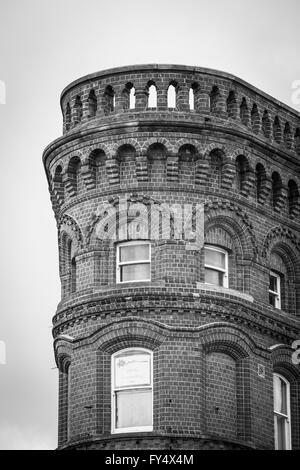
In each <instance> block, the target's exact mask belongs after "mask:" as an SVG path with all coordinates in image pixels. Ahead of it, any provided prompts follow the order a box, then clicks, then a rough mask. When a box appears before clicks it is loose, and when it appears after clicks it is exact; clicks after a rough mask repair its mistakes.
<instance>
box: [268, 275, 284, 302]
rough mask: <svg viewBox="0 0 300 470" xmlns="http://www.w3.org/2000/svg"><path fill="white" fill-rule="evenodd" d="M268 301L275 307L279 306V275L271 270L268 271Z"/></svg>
mask: <svg viewBox="0 0 300 470" xmlns="http://www.w3.org/2000/svg"><path fill="white" fill-rule="evenodd" d="M269 303H270V305H272V306H273V307H275V308H281V298H280V276H279V274H275V273H272V272H271V273H270V283H269Z"/></svg>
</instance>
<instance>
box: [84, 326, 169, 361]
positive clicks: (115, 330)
mask: <svg viewBox="0 0 300 470" xmlns="http://www.w3.org/2000/svg"><path fill="white" fill-rule="evenodd" d="M165 334H166V333H165V332H164V331H163V329H162V328H161V327H159V326H158V325H154V324H153V323H149V322H147V321H145V320H138V319H131V320H128V318H127V319H126V320H125V319H124V320H119V321H116V322H113V323H110V324H109V325H106V326H104V327H101V328H100V329H99V330H97V331H95V332H94V333H93V334H92V336H91V337H90V338H89V342H90V343H93V344H94V346H95V348H96V349H98V350H101V351H105V352H108V353H110V354H113V353H114V352H117V351H119V350H121V349H125V348H131V347H143V348H146V349H150V350H154V349H156V348H158V347H159V346H160V345H161V344H162V343H163V341H164V339H165Z"/></svg>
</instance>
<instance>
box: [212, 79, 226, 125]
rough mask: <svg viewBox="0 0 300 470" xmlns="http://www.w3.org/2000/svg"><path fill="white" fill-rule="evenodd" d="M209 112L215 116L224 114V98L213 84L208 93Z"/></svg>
mask: <svg viewBox="0 0 300 470" xmlns="http://www.w3.org/2000/svg"><path fill="white" fill-rule="evenodd" d="M209 103H210V112H211V114H214V115H215V116H220V117H223V116H224V114H225V103H224V98H223V96H222V94H221V92H220V88H219V87H218V86H217V85H213V87H212V89H211V91H210V94H209Z"/></svg>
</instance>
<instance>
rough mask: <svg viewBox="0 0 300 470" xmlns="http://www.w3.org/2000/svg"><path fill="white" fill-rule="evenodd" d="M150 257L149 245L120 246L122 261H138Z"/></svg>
mask: <svg viewBox="0 0 300 470" xmlns="http://www.w3.org/2000/svg"><path fill="white" fill-rule="evenodd" d="M147 259H149V245H148V244H146V245H128V246H121V247H120V261H121V262H126V261H138V260H147Z"/></svg>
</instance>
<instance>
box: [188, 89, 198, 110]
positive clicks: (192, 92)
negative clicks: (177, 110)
mask: <svg viewBox="0 0 300 470" xmlns="http://www.w3.org/2000/svg"><path fill="white" fill-rule="evenodd" d="M199 92H200V86H199V83H197V82H193V83H192V84H191V86H190V89H189V108H190V110H191V111H199V104H200V103H199Z"/></svg>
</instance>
